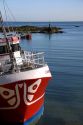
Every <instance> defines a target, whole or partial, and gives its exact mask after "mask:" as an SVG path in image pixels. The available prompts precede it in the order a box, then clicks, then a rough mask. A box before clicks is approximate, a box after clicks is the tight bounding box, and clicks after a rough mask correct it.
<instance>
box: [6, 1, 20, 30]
mask: <svg viewBox="0 0 83 125" xmlns="http://www.w3.org/2000/svg"><path fill="white" fill-rule="evenodd" d="M4 1H5V0H4ZM5 4H6V6H7V9H8V11H9V12H10V13H11V16H12V18H13V20H14V22H16V19H15V17H14V15H13V13H12V11H11V10H10V8H9V7H8V4H7V2H6V1H5ZM12 28H13V27H12ZM16 30H17V32H18V29H17V28H16ZM13 31H14V28H13Z"/></svg>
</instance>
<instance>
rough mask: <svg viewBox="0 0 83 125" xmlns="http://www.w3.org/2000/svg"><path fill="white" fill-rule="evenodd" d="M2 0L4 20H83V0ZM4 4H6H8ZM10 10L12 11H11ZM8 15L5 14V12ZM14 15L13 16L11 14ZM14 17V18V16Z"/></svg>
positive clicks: (0, 0)
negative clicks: (4, 2)
mask: <svg viewBox="0 0 83 125" xmlns="http://www.w3.org/2000/svg"><path fill="white" fill-rule="evenodd" d="M5 1H6V4H7V5H8V8H9V9H8V8H7V7H6V6H5V9H6V12H5V11H4V9H3V8H4V6H3V0H0V10H1V11H2V14H3V17H4V20H8V21H12V20H13V19H15V20H16V21H29V22H35V21H40V22H42V21H47V22H48V21H52V22H53V21H54V22H55V21H83V0H5ZM6 4H4V5H6ZM9 10H10V11H11V12H10V13H9ZM4 13H6V14H7V16H5V14H4ZM10 15H13V16H10ZM12 17H14V18H12Z"/></svg>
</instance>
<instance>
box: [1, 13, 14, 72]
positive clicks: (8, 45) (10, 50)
mask: <svg viewBox="0 0 83 125" xmlns="http://www.w3.org/2000/svg"><path fill="white" fill-rule="evenodd" d="M0 23H1V26H2V30H3V34H4V37H5V39H6V43H7V49H8V53H9V56H10V61H11V63H12V68H11V69H12V70H14V69H15V58H14V56H13V52H12V48H11V46H10V43H9V41H8V39H7V36H6V29H5V27H4V24H3V18H2V14H1V11H0Z"/></svg>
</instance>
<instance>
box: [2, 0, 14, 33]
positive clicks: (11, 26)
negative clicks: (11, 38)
mask: <svg viewBox="0 0 83 125" xmlns="http://www.w3.org/2000/svg"><path fill="white" fill-rule="evenodd" d="M4 3H5V6H6V8H7V10H8V12H9V13H10V14H11V16H12V13H11V11H10V9H9V7H8V5H7V2H6V1H5V0H4ZM5 10H6V9H5ZM12 17H13V16H12ZM13 19H14V18H13ZM10 20H11V18H10ZM14 20H15V19H14ZM11 29H12V31H13V32H14V28H13V26H11Z"/></svg>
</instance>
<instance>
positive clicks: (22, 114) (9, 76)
mask: <svg viewBox="0 0 83 125" xmlns="http://www.w3.org/2000/svg"><path fill="white" fill-rule="evenodd" d="M0 24H1V27H2V30H3V33H2V35H1V36H0V123H2V124H4V123H6V124H8V125H9V124H11V125H16V124H17V125H20V124H21V125H22V124H23V125H31V124H32V123H34V124H36V122H37V121H38V119H40V117H41V116H42V114H43V112H44V97H45V91H46V87H47V85H48V82H49V80H50V79H51V77H52V76H51V72H50V70H49V67H48V65H47V64H46V63H45V61H44V52H29V51H25V50H22V48H21V47H20V37H19V36H18V34H17V33H16V32H9V33H7V32H6V30H5V26H4V23H3V18H2V13H1V11H0Z"/></svg>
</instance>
